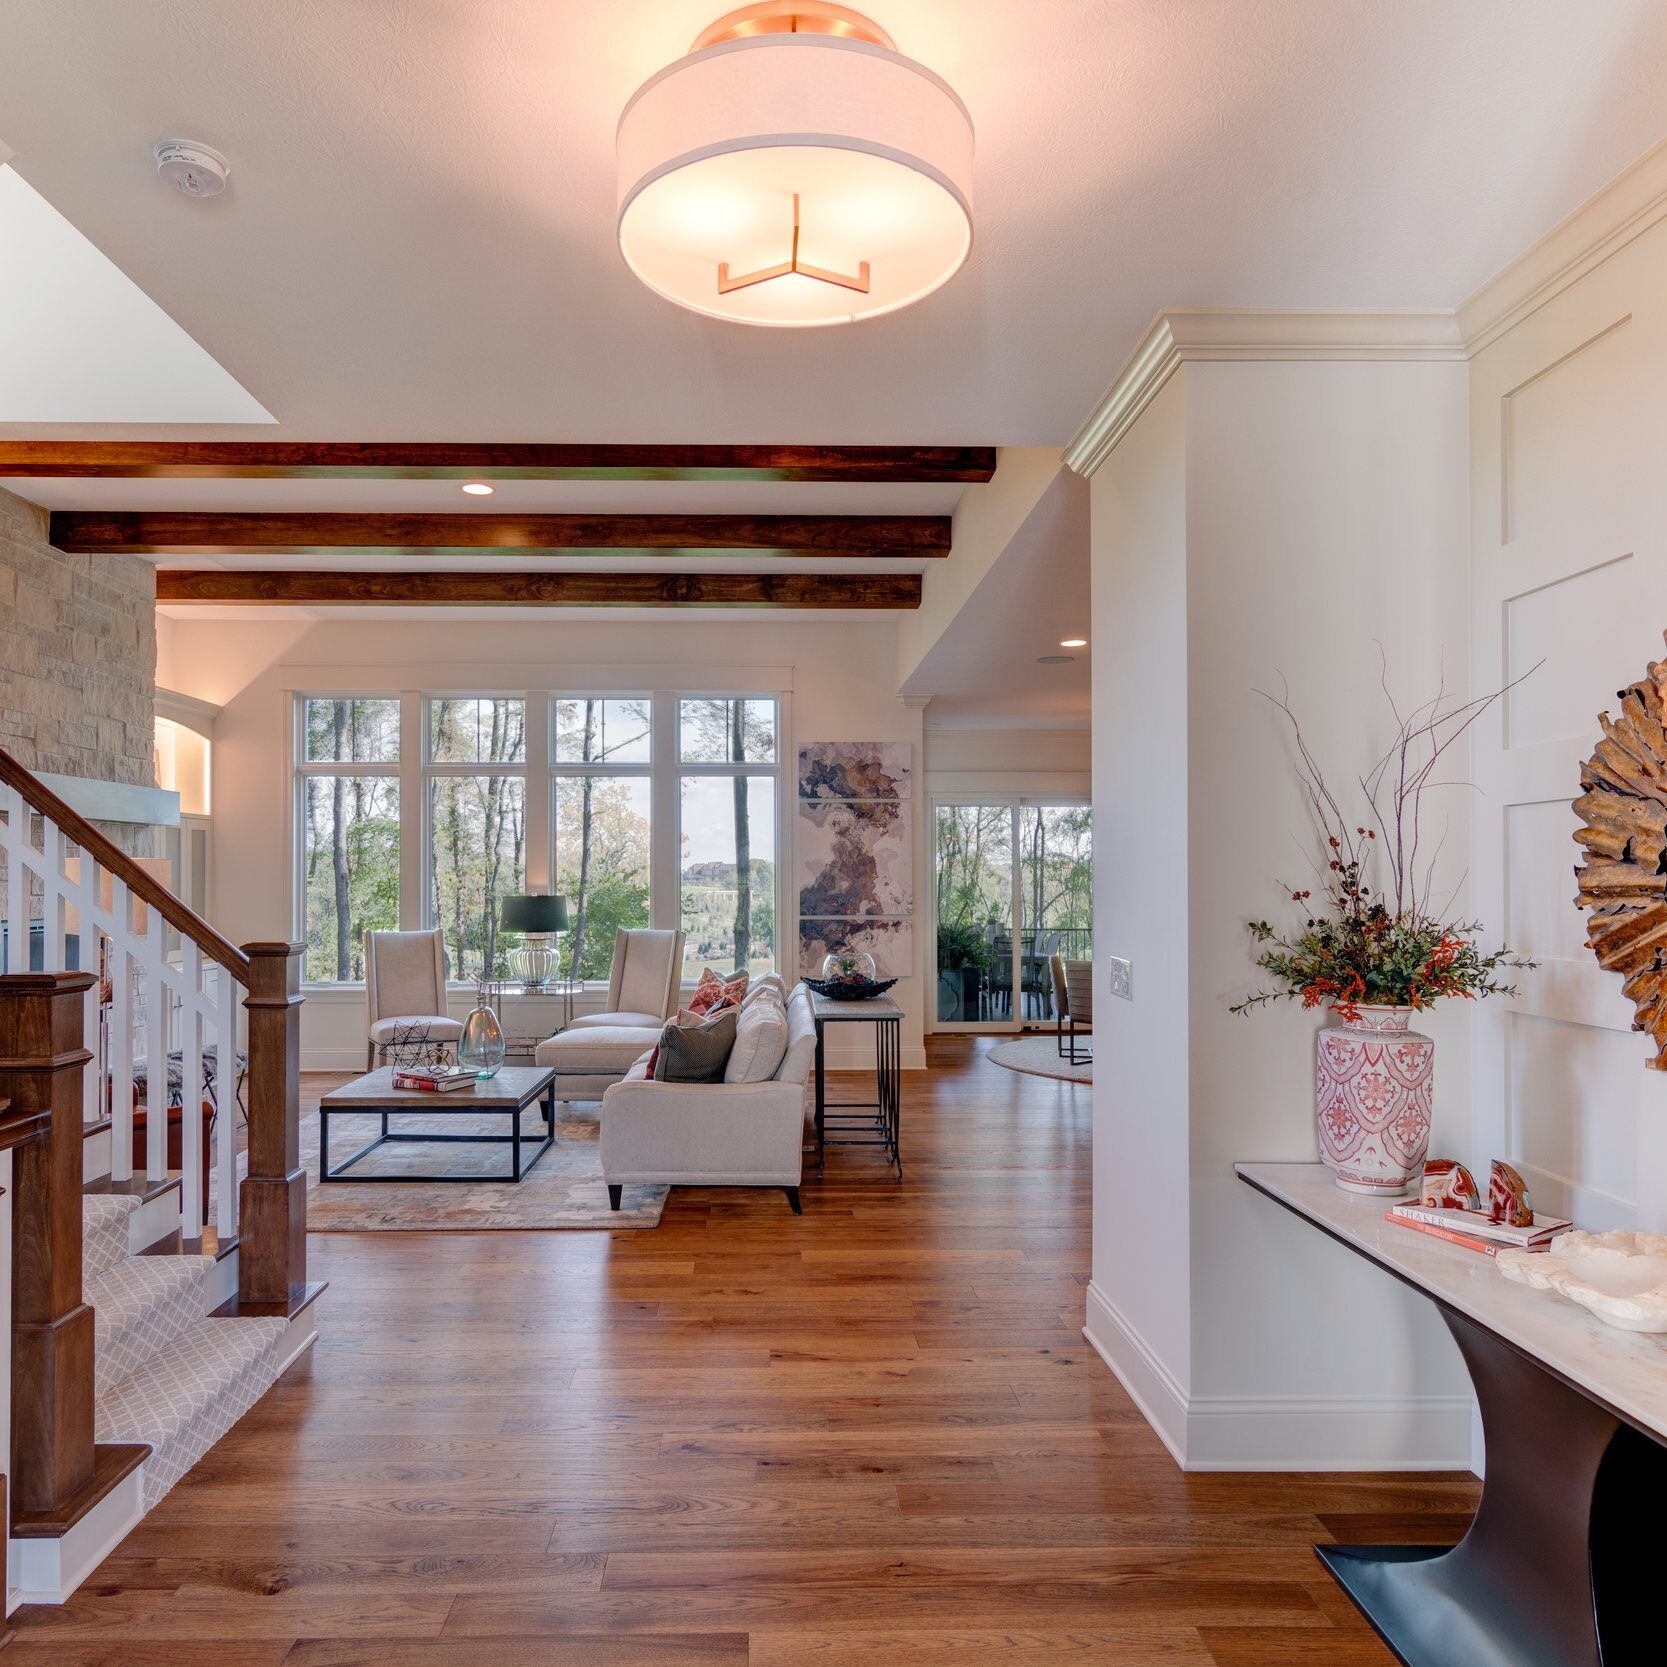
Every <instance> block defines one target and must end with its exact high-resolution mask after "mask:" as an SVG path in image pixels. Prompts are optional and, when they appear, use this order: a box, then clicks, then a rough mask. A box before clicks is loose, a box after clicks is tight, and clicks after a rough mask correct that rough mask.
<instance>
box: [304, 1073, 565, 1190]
mask: <svg viewBox="0 0 1667 1667" xmlns="http://www.w3.org/2000/svg"><path fill="white" fill-rule="evenodd" d="M555 1079H556V1073H555V1071H554V1069H553V1068H552V1067H551V1066H548V1065H506V1066H504V1067H503V1069H502V1070H500V1071H499V1072H498V1074H497V1075H496V1076H495V1077H489V1078H488V1079H487V1080H486V1081H484V1082H477V1083H476V1084H475V1085H474V1087H473V1088H454V1089H452V1090H451V1092H449V1093H445V1094H434V1093H425V1092H424V1091H423V1090H422V1089H420V1088H395V1087H394V1072H393V1067H392V1066H389V1065H384V1066H383V1067H382V1068H381V1069H380V1070H376V1071H371V1072H369V1073H368V1074H367V1075H365V1076H362V1077H355V1078H354V1079H353V1081H352V1082H349V1083H344V1084H343V1085H342V1086H341V1087H340V1088H332V1089H331V1090H330V1092H329V1093H328V1094H326V1095H325V1096H324V1097H323V1098H322V1099H321V1100H320V1101H319V1102H318V1153H319V1156H318V1162H319V1179H320V1180H321V1181H361V1182H369V1181H388V1182H392V1181H491V1180H499V1181H519V1180H520V1179H521V1177H522V1176H523V1175H525V1174H526V1173H527V1172H528V1171H529V1170H530V1169H531V1168H532V1167H533V1165H534V1164H535V1163H537V1162H538V1160H539V1159H540V1158H541V1157H543V1156H544V1154H545V1153H546V1152H548V1151H549V1150H550V1148H551V1147H552V1146H553V1145H554V1144H555V1140H556V1127H555V1125H556V1096H555ZM540 1097H542V1099H543V1102H544V1105H543V1111H544V1132H543V1134H542V1135H539V1136H524V1135H523V1134H522V1133H521V1113H522V1112H524V1111H525V1110H526V1109H527V1107H528V1106H530V1105H531V1104H532V1103H533V1101H535V1100H537V1099H539V1098H540ZM343 1112H350V1113H353V1114H355V1115H359V1116H362V1115H363V1114H364V1113H366V1112H377V1113H380V1114H381V1117H382V1133H381V1134H380V1135H379V1136H377V1138H376V1139H375V1140H373V1141H371V1142H370V1143H369V1144H368V1145H366V1146H361V1147H360V1148H359V1150H358V1151H357V1152H355V1153H354V1154H353V1156H352V1157H350V1158H348V1159H347V1160H346V1161H345V1162H344V1163H339V1164H337V1165H336V1166H335V1167H334V1168H332V1167H331V1164H330V1118H331V1117H332V1115H336V1114H339V1113H343ZM494 1113H495V1114H497V1115H499V1116H503V1117H507V1118H509V1120H510V1132H509V1133H508V1134H437V1133H430V1132H426V1131H425V1132H424V1133H421V1134H405V1133H401V1132H399V1131H398V1130H390V1129H389V1127H388V1119H389V1118H390V1117H397V1116H400V1115H402V1114H403V1115H405V1116H422V1117H478V1116H481V1115H482V1114H487V1115H491V1114H494ZM396 1142H410V1143H419V1142H420V1143H428V1142H433V1143H435V1144H439V1145H445V1144H448V1143H449V1144H456V1145H468V1146H481V1145H486V1146H507V1147H509V1149H510V1169H509V1173H508V1174H507V1175H497V1176H493V1175H349V1174H348V1173H347V1172H348V1170H350V1169H351V1168H352V1167H353V1166H354V1164H356V1163H358V1162H359V1160H360V1159H361V1158H365V1157H368V1156H369V1155H370V1154H371V1153H372V1152H374V1151H375V1150H376V1149H377V1147H379V1146H384V1145H389V1144H392V1143H396ZM534 1142H536V1144H533V1143H534ZM528 1144H532V1154H531V1156H530V1157H528V1158H526V1159H525V1160H524V1161H523V1159H522V1155H521V1149H522V1147H523V1145H528Z"/></svg>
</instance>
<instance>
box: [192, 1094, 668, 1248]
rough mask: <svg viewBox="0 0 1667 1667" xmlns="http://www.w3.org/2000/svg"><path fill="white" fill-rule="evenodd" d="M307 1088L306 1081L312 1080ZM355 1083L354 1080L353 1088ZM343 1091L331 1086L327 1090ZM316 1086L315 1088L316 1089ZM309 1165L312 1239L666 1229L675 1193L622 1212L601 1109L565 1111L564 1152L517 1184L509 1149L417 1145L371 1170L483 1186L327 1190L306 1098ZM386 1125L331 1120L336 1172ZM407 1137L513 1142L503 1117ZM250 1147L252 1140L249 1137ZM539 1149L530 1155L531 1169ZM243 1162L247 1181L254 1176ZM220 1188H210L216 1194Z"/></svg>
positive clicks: (304, 1157) (386, 1151)
mask: <svg viewBox="0 0 1667 1667" xmlns="http://www.w3.org/2000/svg"><path fill="white" fill-rule="evenodd" d="M303 1080H305V1079H303ZM343 1080H345V1079H343ZM326 1085H327V1086H330V1087H333V1086H334V1083H333V1082H329V1081H328V1079H326V1084H321V1085H320V1087H321V1089H322V1088H323V1087H324V1086H326ZM311 1086H312V1085H311V1084H307V1087H309V1088H310V1087H311ZM303 1100H304V1104H303V1108H302V1112H301V1161H302V1163H303V1164H305V1166H306V1170H307V1231H308V1232H310V1233H388V1232H393V1233H399V1232H407V1233H478V1232H482V1231H488V1230H493V1229H516V1230H519V1231H527V1230H529V1229H530V1230H534V1231H538V1230H548V1229H562V1228H569V1229H571V1228H589V1229H591V1230H593V1231H594V1230H596V1229H603V1230H607V1229H611V1228H637V1227H658V1226H659V1225H660V1214H661V1212H662V1211H663V1210H664V1209H665V1206H666V1196H667V1194H668V1193H669V1192H670V1190H671V1189H670V1188H669V1187H663V1186H628V1187H626V1189H625V1194H624V1197H623V1198H622V1200H621V1205H620V1208H619V1209H618V1210H612V1209H610V1208H609V1207H608V1188H607V1185H606V1183H605V1182H604V1181H603V1179H602V1162H601V1158H600V1156H599V1155H598V1151H597V1135H598V1132H599V1125H598V1123H597V1121H596V1110H597V1108H596V1107H595V1106H587V1105H570V1106H568V1107H566V1108H565V1114H564V1109H563V1108H561V1107H558V1108H557V1115H556V1143H555V1145H554V1146H552V1147H551V1148H550V1150H549V1151H548V1152H546V1153H545V1154H544V1156H543V1157H541V1158H540V1159H539V1160H538V1162H537V1164H536V1165H534V1167H533V1168H532V1169H531V1170H524V1171H523V1174H522V1177H521V1180H520V1181H519V1182H516V1181H511V1180H508V1179H505V1180H494V1179H491V1178H490V1177H493V1176H497V1175H504V1176H507V1174H508V1171H509V1148H508V1147H507V1146H486V1145H481V1146H457V1145H451V1144H441V1145H428V1144H423V1145H416V1144H406V1143H404V1142H401V1143H399V1144H397V1145H390V1146H383V1147H381V1148H379V1149H378V1150H377V1151H376V1152H374V1153H372V1154H371V1156H370V1157H368V1158H365V1159H364V1160H363V1163H362V1167H363V1168H364V1170H366V1171H367V1172H368V1173H370V1174H374V1175H398V1174H400V1173H402V1172H403V1173H407V1174H408V1173H410V1172H412V1171H415V1172H417V1173H418V1174H424V1175H436V1174H458V1175H468V1176H479V1177H480V1179H479V1180H478V1181H473V1180H471V1181H435V1182H420V1181H418V1182H412V1183H411V1184H410V1185H408V1186H398V1185H388V1184H384V1183H381V1182H377V1183H373V1184H368V1185H367V1184H366V1183H364V1182H355V1181H329V1182H326V1183H324V1184H322V1185H321V1184H320V1183H319V1178H318V1175H319V1169H318V1100H317V1094H316V1093H305V1092H304V1093H303ZM381 1127H382V1120H381V1118H380V1117H379V1116H377V1115H375V1114H373V1113H366V1114H364V1115H362V1116H359V1115H353V1114H350V1113H346V1112H343V1113H339V1114H336V1115H332V1117H331V1118H330V1152H331V1156H332V1159H333V1161H334V1162H335V1163H337V1164H339V1163H341V1162H342V1161H343V1160H344V1159H345V1158H347V1157H349V1156H350V1155H351V1154H352V1153H354V1152H356V1151H357V1150H358V1149H359V1148H360V1147H361V1146H364V1145H367V1144H368V1143H369V1142H370V1141H371V1140H373V1139H375V1137H376V1136H377V1135H378V1134H379V1133H380V1132H381ZM393 1127H394V1128H395V1129H397V1130H398V1131H400V1132H401V1133H417V1132H420V1131H421V1130H424V1129H432V1130H440V1131H443V1132H445V1133H447V1134H472V1133H475V1132H477V1131H478V1132H480V1133H483V1134H506V1133H508V1131H509V1119H508V1118H507V1117H506V1116H503V1115H502V1114H500V1115H498V1116H496V1117H458V1116H441V1117H422V1116H416V1115H413V1116H408V1117H401V1118H399V1119H397V1120H396V1121H395V1123H394V1125H393ZM540 1127H542V1119H541V1117H540V1114H539V1112H538V1110H537V1108H536V1107H534V1108H531V1109H529V1110H528V1111H526V1112H524V1113H523V1114H522V1123H521V1132H522V1135H523V1137H525V1136H529V1135H531V1136H533V1137H534V1139H535V1140H536V1138H537V1134H536V1131H537V1130H538V1129H539V1128H540ZM238 1133H239V1140H240V1142H241V1139H242V1135H243V1131H242V1130H239V1131H238ZM529 1151H530V1148H529V1147H526V1146H523V1147H522V1160H521V1161H522V1163H523V1164H525V1163H526V1160H527V1156H528V1153H529ZM246 1162H247V1159H246V1155H245V1154H244V1153H242V1152H239V1154H238V1172H239V1174H240V1175H241V1174H242V1173H243V1172H244V1170H245V1167H246ZM212 1190H213V1189H212V1186H211V1188H210V1191H211V1194H212Z"/></svg>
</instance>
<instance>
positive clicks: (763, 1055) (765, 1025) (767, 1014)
mask: <svg viewBox="0 0 1667 1667" xmlns="http://www.w3.org/2000/svg"><path fill="white" fill-rule="evenodd" d="M786 1052H787V1009H786V1008H785V1007H783V1006H782V1005H781V1003H780V1002H779V1001H769V1000H765V1001H754V1002H750V1003H748V1004H747V1005H746V1006H745V1007H743V1008H742V1009H741V1018H740V1021H739V1023H738V1024H737V1025H736V1027H735V1047H734V1050H733V1051H732V1052H731V1054H730V1056H729V1063H728V1065H726V1066H725V1067H724V1081H725V1082H768V1081H770V1079H771V1078H772V1077H774V1076H775V1074H776V1071H777V1069H778V1068H779V1067H780V1065H781V1061H782V1056H783V1055H784V1054H785V1053H786Z"/></svg>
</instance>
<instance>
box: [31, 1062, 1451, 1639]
mask: <svg viewBox="0 0 1667 1667" xmlns="http://www.w3.org/2000/svg"><path fill="white" fill-rule="evenodd" d="M984 1051H985V1044H984V1043H982V1042H975V1041H970V1040H968V1039H964V1038H955V1039H953V1040H944V1041H941V1042H934V1043H933V1044H932V1045H931V1048H930V1059H931V1064H932V1069H931V1071H930V1072H929V1073H927V1074H925V1075H922V1074H919V1073H914V1074H911V1075H909V1076H908V1077H907V1078H906V1079H905V1102H904V1103H905V1111H904V1156H905V1160H906V1163H907V1178H906V1179H905V1180H904V1182H903V1183H902V1184H901V1185H899V1184H898V1183H897V1182H895V1181H894V1180H893V1179H891V1177H890V1175H889V1173H888V1171H887V1170H886V1169H885V1167H884V1165H883V1162H882V1160H881V1159H880V1157H879V1155H878V1154H877V1153H875V1152H871V1151H845V1152H837V1151H836V1152H834V1153H832V1154H831V1156H830V1161H829V1168H828V1177H827V1179H826V1180H825V1181H823V1182H821V1183H818V1182H817V1181H816V1180H815V1178H814V1175H812V1176H810V1177H809V1178H808V1179H807V1184H806V1186H805V1189H804V1204H805V1214H804V1216H803V1218H802V1219H795V1218H794V1217H793V1216H792V1215H791V1214H790V1213H789V1212H788V1209H787V1205H786V1201H785V1200H784V1199H783V1198H782V1196H781V1194H780V1193H745V1192H733V1191H732V1192H724V1191H711V1192H693V1191H684V1192H677V1193H674V1194H673V1196H672V1200H671V1203H670V1204H669V1206H668V1208H667V1210H666V1213H665V1218H664V1221H663V1222H662V1224H661V1226H660V1227H659V1228H658V1229H657V1230H654V1231H650V1232H620V1233H616V1234H610V1233H605V1232H602V1233H574V1232H557V1233H480V1234H429V1233H367V1234H319V1235H315V1236H314V1237H313V1239H312V1241H311V1247H310V1252H309V1254H310V1256H311V1258H312V1261H311V1267H312V1270H313V1272H314V1276H315V1277H322V1278H327V1279H328V1280H329V1281H330V1290H329V1292H328V1294H327V1295H326V1297H325V1299H324V1305H325V1306H324V1310H323V1314H322V1326H323V1336H322V1338H321V1340H320V1342H319V1344H318V1346H317V1348H316V1349H315V1351H314V1352H313V1354H312V1356H311V1357H310V1358H309V1359H307V1360H305V1361H303V1362H302V1363H300V1364H298V1365H297V1366H296V1367H295V1368H293V1369H292V1370H291V1372H290V1373H289V1374H288V1375H287V1376H286V1377H285V1378H284V1379H283V1381H282V1382H280V1383H279V1384H278V1385H277V1386H276V1387H275V1388H274V1389H273V1390H272V1391H271V1393H270V1394H268V1395H267V1397H266V1398H265V1400H264V1401H262V1402H261V1403H260V1405H259V1406H258V1407H256V1408H255V1410H254V1411H253V1412H252V1413H251V1414H250V1415H249V1416H248V1417H247V1418H246V1419H244V1421H243V1422H242V1423H241V1424H239V1425H238V1426H237V1428H236V1429H235V1430H234V1431H233V1432H232V1433H231V1434H230V1435H229V1436H228V1437H227V1438H226V1440H224V1441H223V1442H221V1444H220V1445H219V1446H218V1447H216V1448H215V1449H214V1451H213V1452H212V1453H210V1454H209V1455H208V1457H207V1458H206V1459H205V1460H204V1461H203V1463H202V1464H201V1465H200V1466H199V1467H198V1468H197V1470H196V1471H194V1472H193V1473H192V1474H191V1475H190V1476H189V1477H187V1478H186V1480H185V1481H184V1482H182V1483H181V1484H180V1485H179V1486H178V1487H177V1488H175V1489H174V1491H173V1493H171V1494H170V1495H169V1496H168V1498H167V1499H166V1500H164V1501H163V1503H162V1504H161V1505H160V1506H159V1507H158V1508H157V1510H156V1511H155V1512H154V1513H153V1514H152V1515H151V1516H150V1517H149V1518H148V1519H147V1520H146V1521H145V1522H144V1523H143V1524H142V1525H141V1526H140V1527H139V1528H138V1529H137V1530H136V1531H135V1532H134V1533H133V1534H132V1535H131V1536H130V1537H129V1539H128V1540H127V1541H126V1542H125V1544H123V1545H122V1546H121V1547H120V1548H119V1549H118V1550H117V1552H116V1554H115V1555H114V1556H112V1557H111V1558H110V1559H109V1560H108V1561H107V1562H106V1563H105V1564H104V1566H103V1567H102V1568H101V1569H100V1570H99V1571H98V1573H97V1574H96V1575H95V1576H94V1577H93V1578H92V1579H91V1580H89V1581H88V1583H87V1584H86V1586H85V1587H84V1588H83V1589H82V1590H81V1591H80V1592H79V1593H78V1594H77V1595H76V1596H75V1598H74V1599H73V1600H72V1601H71V1602H69V1603H68V1604H65V1605H64V1606H63V1607H62V1608H60V1609H45V1608H34V1609H27V1610H24V1611H22V1612H20V1613H19V1615H17V1616H16V1617H15V1618H14V1621H13V1625H14V1628H15V1631H14V1633H13V1635H12V1637H11V1639H10V1641H9V1643H8V1644H7V1645H6V1648H5V1655H6V1667H13V1663H15V1664H16V1667H25V1664H36V1663H38V1664H41V1667H46V1664H52V1667H67V1664H70V1663H77V1664H82V1667H93V1664H98V1667H118V1664H119V1667H150V1664H152V1663H154V1664H156V1667H163V1664H166V1667H198V1664H202V1667H208V1664H213V1667H243V1664H247V1667H278V1664H279V1663H283V1664H284V1667H372V1664H375V1667H442V1664H445V1667H450V1664H453V1663H458V1664H467V1667H696V1664H701V1663H712V1664H720V1663H721V1664H726V1667H727V1664H739V1663H749V1664H751V1667H811V1664H813V1663H814V1664H817V1667H881V1664H883V1667H996V1664H1002V1667H1041V1664H1042V1663H1044V1662H1055V1661H1057V1662H1061V1663H1066V1662H1069V1663H1077V1662H1081V1663H1084V1664H1087V1663H1115V1664H1116V1667H1262V1664H1264V1663H1265V1664H1269V1667H1273V1664H1278V1667H1388V1664H1389V1663H1390V1662H1391V1657H1390V1656H1389V1654H1388V1652H1387V1651H1386V1650H1384V1649H1383V1647H1382V1646H1381V1645H1380V1644H1379V1643H1378V1642H1377V1640H1376V1639H1375V1637H1374V1636H1373V1635H1372V1633H1371V1632H1370V1630H1369V1629H1368V1628H1367V1626H1366V1625H1365V1623H1364V1622H1362V1621H1361V1620H1360V1619H1359V1618H1358V1617H1357V1616H1356V1614H1355V1612H1354V1610H1353V1609H1352V1607H1351V1606H1350V1604H1349V1603H1348V1601H1347V1600H1346V1599H1345V1598H1344V1597H1343V1596H1342V1595H1341V1594H1340V1593H1339V1592H1338V1590H1337V1589H1336V1588H1335V1587H1334V1586H1333V1584H1332V1583H1331V1581H1330V1579H1329V1578H1328V1577H1327V1576H1326V1575H1325V1573H1324V1571H1323V1570H1322V1569H1321V1568H1320V1566H1319V1564H1318V1563H1317V1562H1316V1560H1315V1558H1314V1554H1313V1551H1312V1546H1313V1544H1314V1542H1316V1541H1320V1540H1326V1539H1336V1540H1341V1541H1367V1540H1374V1539H1384V1540H1401V1541H1406V1540H1431V1541H1445V1540H1451V1539H1454V1538H1456V1537H1457V1536H1458V1535H1459V1533H1461V1532H1462V1530H1463V1527H1464V1525H1465V1523H1466V1521H1467V1520H1468V1514H1469V1512H1470V1511H1471V1510H1472V1509H1473V1507H1474V1502H1475V1497H1476V1488H1475V1484H1474V1483H1473V1481H1472V1480H1471V1478H1469V1477H1468V1476H1438V1477H1431V1476H1336V1475H1323V1476H1246V1475H1197V1476H1186V1475H1183V1474H1182V1473H1181V1472H1180V1471H1179V1470H1177V1469H1176V1467H1175V1465H1174V1464H1173V1462H1172V1461H1171V1460H1170V1458H1169V1456H1168V1454H1167V1453H1166V1452H1165V1451H1164V1449H1163V1448H1162V1446H1161V1445H1160V1444H1159V1443H1158V1441H1157V1439H1156V1438H1155V1437H1154V1436H1153V1435H1152V1433H1151V1431H1150V1430H1149V1429H1148V1428H1147V1426H1146V1424H1145V1423H1144V1421H1143V1420H1142V1419H1141V1417H1140V1415H1139V1413H1138V1412H1136V1411H1135V1409H1134V1407H1133V1406H1132V1405H1131V1404H1130V1402H1129V1400H1128V1398H1127V1396H1125V1395H1124V1393H1123V1391H1122V1390H1121V1389H1120V1388H1119V1387H1118V1385H1117V1383H1116V1381H1115V1379H1113V1377H1112V1376H1111V1374H1110V1372H1108V1371H1107V1370H1106V1368H1105V1367H1104V1365H1102V1364H1101V1362H1100V1361H1099V1360H1098V1359H1097V1358H1096V1357H1095V1355H1094V1354H1093V1353H1092V1351H1091V1350H1090V1349H1089V1348H1088V1347H1087V1345H1086V1344H1085V1343H1084V1342H1083V1340H1082V1336H1081V1326H1082V1319H1083V1289H1084V1286H1085V1284H1086V1283H1087V1279H1088V1265H1089V1132H1090V1115H1089V1098H1090V1095H1089V1090H1088V1089H1087V1088H1086V1087H1075V1086H1073V1085H1071V1084H1068V1083H1057V1082H1053V1081H1049V1080H1046V1079H1043V1078H1037V1077H1026V1076H1020V1075H1017V1074H1016V1073H1014V1072H1010V1071H1005V1070H1003V1069H1001V1068H1000V1067H998V1066H994V1065H991V1064H989V1063H988V1062H987V1061H986V1060H985V1059H984V1058H983V1057H982V1055H983V1052H984ZM335 1080H339V1079H334V1078H316V1077H315V1078H308V1079H306V1089H307V1094H308V1098H307V1101H306V1105H307V1111H308V1114H311V1113H312V1111H313V1110H314V1109H315V1108H316V1105H317V1096H318V1093H319V1092H320V1091H321V1090H322V1089H323V1088H325V1087H328V1086H329V1085H330V1084H331V1083H332V1082H333V1081H335ZM836 1092H838V1093H841V1094H843V1093H845V1092H846V1090H845V1089H844V1088H840V1089H838V1090H836Z"/></svg>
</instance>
